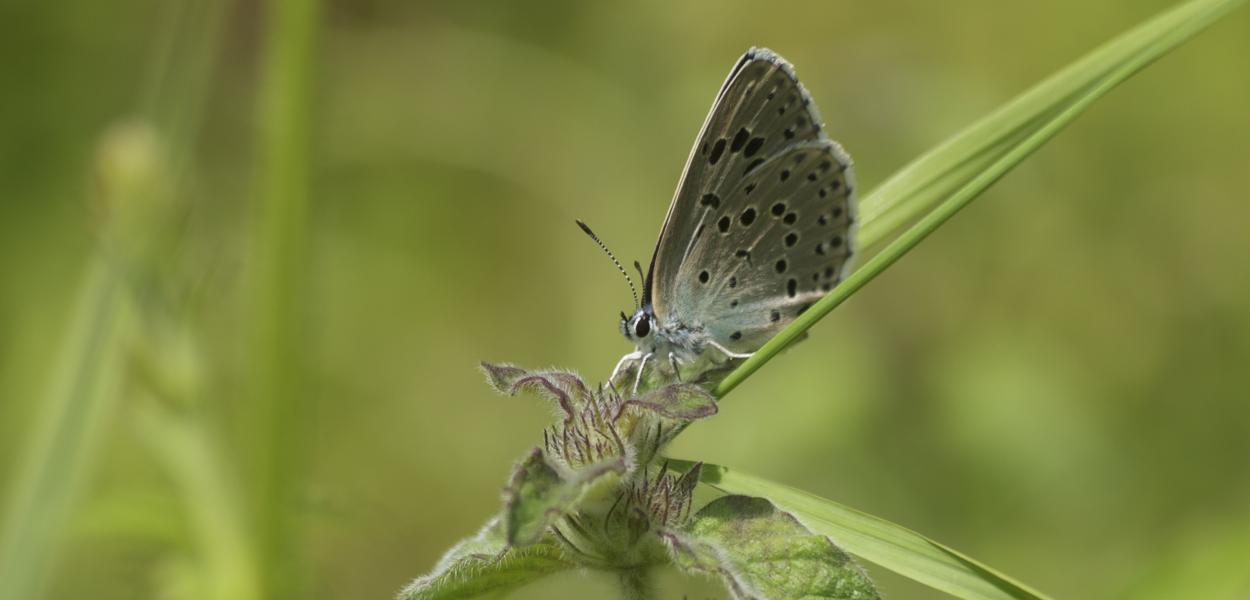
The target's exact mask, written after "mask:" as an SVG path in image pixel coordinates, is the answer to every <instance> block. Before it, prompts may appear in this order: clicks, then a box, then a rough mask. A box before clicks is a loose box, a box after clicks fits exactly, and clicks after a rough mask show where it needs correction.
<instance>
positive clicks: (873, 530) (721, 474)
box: [668, 459, 1046, 600]
mask: <svg viewBox="0 0 1250 600" xmlns="http://www.w3.org/2000/svg"><path fill="white" fill-rule="evenodd" d="M668 464H669V465H670V468H672V469H674V470H677V471H684V470H686V469H688V468H692V467H693V466H694V465H696V464H697V465H698V466H699V467H700V473H699V481H700V482H701V483H704V484H707V485H708V486H711V487H712V488H714V489H716V490H719V491H721V492H724V493H727V494H751V495H758V496H766V497H768V498H770V499H771V500H772V501H773V502H776V503H777V505H778V506H781V507H782V508H784V509H785V510H786V511H788V512H790V513H793V514H794V515H797V516H798V517H799V518H801V519H803V522H804V523H806V524H807V525H808V526H809V527H811V528H812V529H813V530H814V531H816V532H818V533H821V534H824V535H828V536H832V537H833V538H834V539H836V540H838V544H839V545H841V546H842V547H843V548H844V549H846V551H848V552H851V553H852V554H854V555H855V556H858V557H860V558H862V559H864V560H866V561H869V562H872V563H876V564H877V565H880V566H882V567H885V568H887V569H889V570H891V571H894V572H895V573H898V574H900V575H902V576H904V577H907V578H910V579H914V580H916V581H919V582H920V583H923V584H925V585H927V586H929V587H932V588H934V589H937V590H941V591H943V592H946V593H948V594H951V595H952V596H956V597H959V598H977V599H985V600H1044V599H1045V598H1046V596H1045V595H1043V594H1042V593H1040V592H1038V591H1037V590H1034V589H1032V588H1030V587H1028V586H1027V585H1025V584H1023V583H1021V582H1019V581H1016V580H1014V579H1012V578H1011V577H1009V576H1007V575H1005V574H1003V573H1001V572H998V571H995V570H994V569H993V568H992V567H990V566H989V565H986V564H984V563H981V562H979V561H977V560H976V559H974V558H972V557H970V556H967V555H965V554H963V553H961V552H959V551H958V550H955V549H954V548H950V547H948V546H944V545H942V544H940V543H938V542H936V541H934V540H931V539H929V538H927V537H925V536H923V535H920V534H919V533H916V532H914V531H911V530H910V529H907V528H906V527H903V526H901V525H898V524H895V523H891V522H889V521H886V520H885V519H881V518H879V517H874V516H872V515H869V514H865V513H862V512H859V511H857V510H855V509H853V508H850V507H847V506H843V505H841V504H838V503H837V502H834V501H832V500H829V499H826V498H821V497H819V496H816V495H813V494H809V493H807V492H804V491H802V490H797V489H794V488H792V487H790V486H787V485H782V484H780V483H776V482H772V481H768V480H765V479H760V478H759V477H755V476H753V475H748V474H746V473H742V472H740V471H737V470H734V469H729V468H726V467H722V466H719V465H712V464H704V463H691V462H689V461H684V460H677V459H669V460H668Z"/></svg>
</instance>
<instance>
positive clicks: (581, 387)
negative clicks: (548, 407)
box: [482, 362, 592, 421]
mask: <svg viewBox="0 0 1250 600" xmlns="http://www.w3.org/2000/svg"><path fill="white" fill-rule="evenodd" d="M482 371H483V372H485V373H486V379H487V381H488V382H490V385H491V387H493V388H495V389H496V390H498V391H499V392H501V393H504V394H507V395H509V396H515V395H517V394H518V393H519V392H530V393H533V394H537V395H539V396H542V397H543V398H546V399H548V400H550V401H551V402H554V403H555V404H556V405H557V406H559V407H560V410H562V411H563V412H564V415H565V420H566V421H567V420H569V419H571V418H573V417H574V416H575V415H576V414H577V410H576V409H577V408H578V407H584V406H586V405H587V404H589V403H590V401H591V398H592V396H591V393H590V389H589V388H587V387H586V383H585V382H584V381H582V379H581V377H578V376H577V375H575V374H573V373H569V372H567V371H527V370H525V369H522V368H520V367H516V366H513V365H508V364H503V365H493V364H490V363H487V362H483V363H482Z"/></svg>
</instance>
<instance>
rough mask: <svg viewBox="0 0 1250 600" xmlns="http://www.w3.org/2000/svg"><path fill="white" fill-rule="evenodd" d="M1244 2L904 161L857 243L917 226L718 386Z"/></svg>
mask: <svg viewBox="0 0 1250 600" xmlns="http://www.w3.org/2000/svg"><path fill="white" fill-rule="evenodd" d="M1241 3H1242V0H1194V1H1192V2H1188V3H1186V4H1182V5H1180V6H1179V7H1177V8H1174V9H1172V10H1170V11H1168V12H1166V13H1163V14H1162V15H1160V16H1158V17H1155V18H1154V19H1152V20H1150V21H1147V22H1146V23H1145V24H1143V25H1140V26H1138V27H1137V28H1135V29H1133V30H1131V31H1129V32H1128V33H1125V34H1123V35H1121V36H1120V37H1118V38H1116V39H1114V40H1112V41H1111V42H1109V43H1107V44H1105V45H1103V46H1102V47H1101V48H1099V49H1097V50H1095V51H1093V52H1091V53H1090V54H1089V55H1087V56H1086V57H1085V58H1082V59H1081V60H1079V61H1077V62H1076V63H1074V64H1073V65H1072V66H1070V67H1068V68H1067V69H1064V70H1063V71H1060V72H1059V73H1058V74H1056V75H1054V76H1052V77H1051V78H1050V79H1047V80H1046V81H1045V82H1043V83H1042V84H1039V85H1038V86H1037V87H1035V88H1033V89H1032V90H1030V91H1028V92H1026V93H1025V94H1023V95H1021V96H1020V97H1018V98H1016V99H1015V100H1013V101H1011V102H1009V103H1008V104H1007V105H1005V106H1004V107H1003V108H1001V109H999V110H998V111H996V112H994V113H992V114H991V115H990V116H988V117H986V118H985V119H983V120H981V121H979V122H978V123H976V124H974V125H972V126H971V127H969V128H968V129H966V130H965V131H964V132H962V133H960V134H958V135H956V136H955V137H953V138H951V140H949V141H947V142H945V143H943V144H942V145H940V146H938V147H937V148H935V149H934V150H932V151H931V152H929V153H927V154H925V155H924V156H922V157H920V158H919V159H917V160H916V161H914V162H913V163H911V164H910V165H908V166H906V167H904V168H903V169H902V170H900V171H899V172H898V173H897V174H896V175H894V176H893V177H891V178H890V179H888V180H887V181H886V182H885V183H884V184H883V185H882V186H881V187H880V188H879V189H878V190H877V191H874V192H873V193H871V194H869V195H868V196H867V197H866V198H864V200H863V202H862V203H861V212H860V216H861V230H860V234H859V239H860V243H861V244H862V245H863V246H864V247H871V246H873V245H875V244H877V243H879V242H881V241H882V240H884V239H885V238H886V237H887V236H888V235H889V234H890V233H891V232H893V231H895V230H896V229H898V228H899V227H902V226H903V225H904V224H906V223H911V222H914V223H915V224H914V225H912V226H911V227H910V228H908V229H907V230H906V231H905V232H903V233H902V234H900V235H899V236H898V237H897V238H896V239H894V240H893V241H892V242H891V243H890V244H889V245H887V246H886V247H885V248H884V249H882V250H881V251H880V252H879V253H877V254H876V255H874V256H873V257H872V258H871V259H870V260H869V261H868V262H866V263H865V264H864V265H863V266H862V267H860V268H859V269H857V270H856V271H855V272H854V273H852V274H851V276H850V277H848V278H847V279H846V280H845V281H843V282H842V283H841V284H839V285H838V286H837V287H835V288H834V289H833V291H832V292H830V293H829V294H827V295H826V296H825V297H824V298H822V299H821V300H820V301H819V302H817V303H816V304H815V305H813V306H812V307H811V309H809V310H808V311H806V312H804V313H803V314H802V315H800V316H799V317H798V318H797V319H795V320H794V322H793V323H791V324H790V325H789V326H788V327H786V328H785V329H784V330H782V331H781V332H780V333H778V334H777V335H776V336H774V337H773V338H772V339H771V340H769V341H768V343H766V344H764V346H763V347H761V348H760V349H759V350H758V351H756V353H755V354H754V355H753V356H752V357H751V358H749V359H747V360H746V361H745V362H743V363H742V365H740V366H739V367H738V368H737V369H735V370H734V371H733V372H732V373H730V374H729V375H728V376H727V377H726V378H725V379H724V380H722V381H721V382H720V384H719V385H718V386H717V387H716V390H715V394H716V395H717V396H718V397H723V396H724V395H725V394H727V393H729V392H730V391H731V390H733V388H735V387H737V386H738V384H740V383H742V382H743V381H745V380H746V378H747V377H750V376H751V374H752V373H754V372H755V371H756V370H758V369H759V368H760V367H761V366H763V365H764V364H765V363H767V362H768V361H769V360H772V358H773V357H774V356H776V355H777V354H778V353H779V352H780V351H781V350H783V349H785V347H786V346H788V345H789V344H791V343H792V342H794V340H795V339H797V338H798V337H799V336H800V335H802V334H803V333H804V332H805V331H807V330H808V329H809V328H811V326H812V325H815V324H816V322H817V321H819V320H821V319H822V318H824V317H825V316H826V315H828V314H829V312H830V311H832V310H833V309H834V308H836V307H837V306H838V305H840V304H842V303H843V302H845V301H846V299H847V298H849V297H850V296H851V295H852V294H854V293H855V292H856V291H858V290H859V289H860V288H862V287H863V286H864V285H866V284H867V283H868V282H869V281H871V280H872V279H873V278H875V277H876V276H877V275H880V274H881V273H882V272H883V271H884V270H885V269H886V268H888V267H889V266H890V265H892V264H894V263H895V262H896V261H897V260H898V259H899V258H902V256H903V255H905V254H906V253H907V252H909V251H911V249H912V248H914V247H915V246H916V245H917V244H919V243H920V241H921V240H923V239H924V238H926V237H928V235H929V234H930V233H932V232H933V231H934V230H936V229H937V228H938V227H939V226H940V225H942V223H945V222H946V221H947V220H948V219H950V218H951V217H952V216H954V214H955V213H957V212H959V210H960V209H962V208H963V207H965V206H967V205H968V203H969V202H971V201H972V200H973V199H975V198H976V197H977V196H979V195H980V194H981V193H982V192H984V191H985V190H986V189H987V188H989V187H990V186H991V185H993V183H994V182H995V181H997V180H998V179H999V178H1000V177H1002V176H1003V175H1005V174H1006V173H1007V172H1008V171H1010V170H1011V169H1012V168H1014V167H1015V166H1016V165H1018V164H1020V162H1022V161H1023V160H1024V159H1025V158H1028V156H1029V155H1030V154H1032V153H1033V152H1034V151H1035V150H1037V149H1038V148H1040V147H1041V146H1042V145H1043V144H1045V143H1046V142H1047V141H1048V140H1049V139H1050V138H1052V137H1054V136H1055V135H1056V134H1057V133H1059V131H1061V130H1062V129H1063V127H1065V126H1066V125H1067V124H1068V123H1071V122H1072V120H1074V119H1075V118H1076V117H1077V116H1078V115H1080V114H1081V113H1082V112H1084V111H1085V109H1087V108H1088V107H1089V106H1090V104H1092V103H1093V102H1094V101H1095V100H1097V99H1098V98H1100V97H1102V96H1103V95H1104V94H1106V93H1107V92H1108V91H1110V90H1111V89H1112V88H1114V87H1115V86H1117V85H1119V84H1120V83H1121V82H1123V81H1124V80H1126V79H1128V78H1129V77H1130V76H1131V75H1133V74H1134V73H1136V72H1137V71H1140V70H1141V69H1142V68H1144V67H1145V66H1146V65H1148V64H1150V63H1151V62H1153V61H1154V60H1156V59H1158V58H1159V57H1161V56H1163V55H1164V54H1166V53H1167V52H1169V51H1171V50H1172V49H1174V48H1176V47H1177V46H1179V45H1180V44H1181V43H1182V42H1184V41H1185V40H1187V39H1189V38H1191V37H1192V36H1194V35H1195V34H1197V33H1198V32H1199V31H1201V30H1202V29H1203V28H1205V27H1206V26H1208V25H1210V24H1211V23H1213V22H1214V21H1215V20H1217V19H1218V18H1219V17H1221V16H1223V15H1224V14H1225V13H1227V12H1228V11H1229V10H1231V9H1232V8H1234V7H1235V6H1237V5H1239V4H1241Z"/></svg>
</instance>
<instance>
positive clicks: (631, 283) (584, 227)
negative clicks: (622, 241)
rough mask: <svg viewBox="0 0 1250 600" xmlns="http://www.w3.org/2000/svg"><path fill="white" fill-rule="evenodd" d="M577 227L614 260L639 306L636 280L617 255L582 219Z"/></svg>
mask: <svg viewBox="0 0 1250 600" xmlns="http://www.w3.org/2000/svg"><path fill="white" fill-rule="evenodd" d="M577 226H578V227H581V228H582V231H585V232H586V235H588V236H590V239H592V240H594V241H595V243H596V244H599V249H600V250H603V253H604V254H607V255H608V258H610V259H612V264H614V265H616V269H617V270H618V271H620V272H621V275H624V276H625V283H628V284H629V293H630V294H631V295H633V297H634V306H638V288H636V287H634V280H633V279H630V277H629V272H628V271H626V270H625V267H622V266H621V261H619V260H616V255H615V254H612V251H611V250H608V246H607V244H604V243H603V240H601V239H599V236H597V235H595V232H593V231H591V230H590V226H588V225H586V224H585V223H583V222H582V220H581V219H577Z"/></svg>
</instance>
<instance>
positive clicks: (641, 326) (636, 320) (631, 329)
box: [621, 304, 655, 343]
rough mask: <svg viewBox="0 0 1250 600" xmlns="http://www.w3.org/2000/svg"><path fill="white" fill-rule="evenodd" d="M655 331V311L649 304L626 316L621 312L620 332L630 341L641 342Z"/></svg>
mask: <svg viewBox="0 0 1250 600" xmlns="http://www.w3.org/2000/svg"><path fill="white" fill-rule="evenodd" d="M654 331H655V311H654V310H653V309H652V308H651V305H650V304H648V305H647V306H643V307H642V308H639V309H638V310H637V311H635V312H634V316H632V317H627V316H625V313H621V333H623V334H624V335H625V339H627V340H629V341H631V342H635V343H638V342H641V341H643V340H645V339H647V338H649V337H650V336H651V335H652V333H653V332H654Z"/></svg>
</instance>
